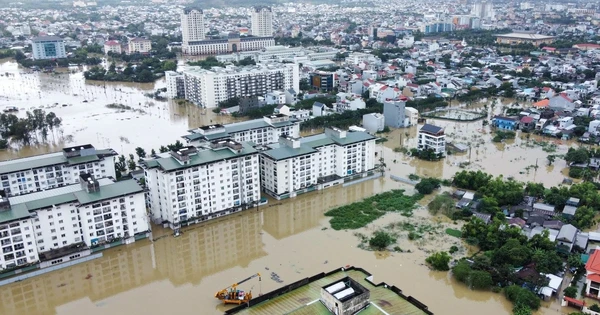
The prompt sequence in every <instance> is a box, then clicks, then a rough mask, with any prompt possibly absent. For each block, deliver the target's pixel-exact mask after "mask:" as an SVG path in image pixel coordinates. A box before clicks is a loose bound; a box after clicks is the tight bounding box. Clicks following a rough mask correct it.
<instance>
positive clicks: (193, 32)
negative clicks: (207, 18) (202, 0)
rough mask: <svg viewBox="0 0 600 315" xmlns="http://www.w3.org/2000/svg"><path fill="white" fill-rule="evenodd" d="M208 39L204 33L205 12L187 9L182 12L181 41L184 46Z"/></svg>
mask: <svg viewBox="0 0 600 315" xmlns="http://www.w3.org/2000/svg"><path fill="white" fill-rule="evenodd" d="M205 38H206V33H205V31H204V12H202V10H200V9H193V8H185V9H183V10H182V11H181V39H182V46H183V47H185V46H187V45H188V44H189V42H193V41H200V40H204V39H205ZM183 47H182V48H183Z"/></svg>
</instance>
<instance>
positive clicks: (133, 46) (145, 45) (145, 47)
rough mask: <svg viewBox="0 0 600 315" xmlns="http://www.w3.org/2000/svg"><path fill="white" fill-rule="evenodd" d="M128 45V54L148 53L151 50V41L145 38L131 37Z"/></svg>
mask: <svg viewBox="0 0 600 315" xmlns="http://www.w3.org/2000/svg"><path fill="white" fill-rule="evenodd" d="M128 45H129V53H130V54H133V53H140V54H148V53H150V51H151V50H152V41H151V40H149V39H146V38H132V39H130V40H129V44H128Z"/></svg>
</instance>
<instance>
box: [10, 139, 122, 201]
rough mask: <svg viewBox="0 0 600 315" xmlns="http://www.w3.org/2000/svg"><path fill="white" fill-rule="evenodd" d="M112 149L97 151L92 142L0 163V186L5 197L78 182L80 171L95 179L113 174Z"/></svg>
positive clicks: (113, 175)
mask: <svg viewBox="0 0 600 315" xmlns="http://www.w3.org/2000/svg"><path fill="white" fill-rule="evenodd" d="M117 155H118V154H117V152H115V151H114V150H113V149H103V150H99V149H96V148H94V146H92V145H91V144H85V145H81V146H74V147H68V148H64V149H63V150H62V152H55V153H48V154H42V155H37V156H31V157H26V158H22V159H16V160H9V161H2V162H0V189H1V190H4V192H5V193H6V194H7V195H8V196H14V195H20V194H26V193H31V192H35V191H42V190H46V189H52V188H56V187H61V186H64V185H69V184H74V183H78V182H79V174H82V173H89V174H92V175H93V176H94V178H102V177H112V178H116V174H115V161H114V159H115V156H117Z"/></svg>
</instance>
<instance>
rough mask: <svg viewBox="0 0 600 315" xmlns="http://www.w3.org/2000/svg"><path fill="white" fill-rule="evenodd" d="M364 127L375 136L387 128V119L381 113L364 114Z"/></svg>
mask: <svg viewBox="0 0 600 315" xmlns="http://www.w3.org/2000/svg"><path fill="white" fill-rule="evenodd" d="M362 125H363V128H365V129H367V131H368V132H369V133H371V134H375V133H376V132H378V131H383V128H385V118H384V117H383V115H382V114H379V113H371V114H364V115H363V120H362Z"/></svg>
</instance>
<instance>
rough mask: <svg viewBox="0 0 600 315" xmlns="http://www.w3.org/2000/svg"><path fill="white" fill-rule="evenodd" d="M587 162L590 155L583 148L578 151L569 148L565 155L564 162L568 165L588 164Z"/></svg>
mask: <svg viewBox="0 0 600 315" xmlns="http://www.w3.org/2000/svg"><path fill="white" fill-rule="evenodd" d="M589 160H590V154H589V152H588V150H587V149H585V148H579V149H574V148H569V151H568V152H567V154H566V155H565V161H567V162H568V163H576V164H581V163H587V162H589Z"/></svg>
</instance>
